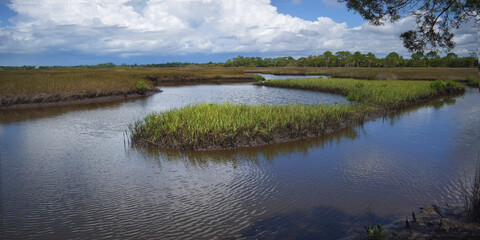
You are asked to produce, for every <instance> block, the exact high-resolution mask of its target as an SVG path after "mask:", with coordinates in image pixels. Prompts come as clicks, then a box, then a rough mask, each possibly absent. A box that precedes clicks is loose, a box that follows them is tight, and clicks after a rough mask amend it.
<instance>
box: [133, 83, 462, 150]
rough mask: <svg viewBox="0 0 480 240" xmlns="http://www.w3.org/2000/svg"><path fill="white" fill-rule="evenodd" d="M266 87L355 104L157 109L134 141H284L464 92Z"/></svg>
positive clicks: (199, 144) (405, 86)
mask: <svg viewBox="0 0 480 240" xmlns="http://www.w3.org/2000/svg"><path fill="white" fill-rule="evenodd" d="M443 84H445V87H443ZM264 85H266V86H277V87H288V88H300V89H309V90H318V91H325V92H332V93H338V94H342V95H344V96H347V99H349V100H351V101H353V102H356V104H351V105H340V106H338V105H334V106H326V105H321V104H319V105H288V106H269V105H261V106H247V105H234V104H230V103H225V104H197V105H193V106H187V107H184V108H181V109H175V110H170V111H167V112H164V113H154V114H151V115H149V116H147V117H145V118H144V119H143V120H140V121H137V122H136V123H134V124H132V125H131V126H130V132H131V136H132V140H133V143H134V144H137V145H153V146H157V147H163V148H178V149H219V148H222V149H224V148H235V147H242V146H254V145H262V144H267V143H272V142H283V141H287V140H292V139H301V138H306V137H310V136H319V135H323V134H325V133H327V132H330V131H333V130H337V129H340V128H344V127H346V126H351V125H353V124H355V123H360V122H363V121H364V120H366V119H369V118H371V117H372V116H374V115H376V114H382V113H385V112H388V111H392V110H396V109H399V108H402V107H405V106H407V105H411V104H413V103H418V102H420V101H423V100H427V99H430V98H433V97H436V96H440V95H445V94H448V93H454V92H461V91H463V90H464V87H463V86H460V85H458V84H456V83H453V84H452V83H451V84H446V83H443V82H442V84H441V86H442V87H441V88H435V87H432V86H431V85H432V83H431V82H423V81H422V82H412V81H364V80H354V79H292V80H270V81H267V82H266V83H264ZM447 85H448V87H447Z"/></svg>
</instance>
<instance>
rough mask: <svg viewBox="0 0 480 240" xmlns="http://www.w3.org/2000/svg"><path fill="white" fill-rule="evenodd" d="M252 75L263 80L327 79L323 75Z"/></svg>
mask: <svg viewBox="0 0 480 240" xmlns="http://www.w3.org/2000/svg"><path fill="white" fill-rule="evenodd" d="M254 75H260V76H262V77H263V78H265V79H267V80H270V79H291V78H301V79H303V78H327V76H324V75H308V76H297V75H295V76H292V75H274V74H264V73H254Z"/></svg>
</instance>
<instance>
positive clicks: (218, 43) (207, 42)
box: [0, 0, 474, 57]
mask: <svg viewBox="0 0 480 240" xmlns="http://www.w3.org/2000/svg"><path fill="white" fill-rule="evenodd" d="M325 1H326V0H325ZM8 6H9V7H10V8H11V9H12V10H13V11H15V12H16V13H17V16H15V17H14V18H12V19H10V21H11V22H12V23H13V26H7V27H3V28H0V54H2V53H3V54H32V53H42V52H52V51H54V52H62V51H64V52H69V51H76V52H81V53H85V54H94V55H102V54H103V55H114V56H119V57H129V56H141V55H164V56H169V55H170V56H172V55H187V54H196V53H207V54H215V53H272V54H277V55H287V54H294V55H296V56H299V55H302V54H303V55H309V54H319V53H322V52H323V51H327V50H349V51H356V50H358V51H362V52H368V51H372V52H380V53H386V52H391V51H399V50H402V49H403V47H402V45H401V41H400V40H399V39H398V36H399V34H400V33H401V32H402V31H405V30H407V29H410V28H412V26H414V20H413V19H409V18H406V19H403V20H401V21H400V22H399V23H396V24H387V25H385V26H382V27H373V26H370V25H368V24H367V23H365V24H363V25H361V26H360V27H356V28H348V26H347V24H346V23H337V22H335V21H333V20H332V19H330V18H326V17H319V18H318V19H317V20H316V21H307V20H303V19H300V18H297V17H292V16H290V15H285V14H280V13H278V12H277V9H276V8H275V7H274V6H273V5H272V4H271V2H270V1H269V0H148V1H142V0H77V1H73V0H72V1H65V0H43V1H39V0H11V1H10V3H9V4H8ZM460 33H461V34H460V35H458V36H457V39H459V41H460V43H461V44H459V45H460V46H459V47H460V48H462V47H469V46H470V45H469V44H471V43H470V42H468V41H467V40H466V37H465V34H474V33H472V32H470V31H469V30H468V29H467V30H465V32H461V31H460ZM463 41H466V42H468V43H467V44H466V45H465V46H464V45H462V44H463ZM465 51H467V50H465Z"/></svg>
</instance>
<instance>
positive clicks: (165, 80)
mask: <svg viewBox="0 0 480 240" xmlns="http://www.w3.org/2000/svg"><path fill="white" fill-rule="evenodd" d="M144 79H146V80H149V81H152V82H153V83H155V85H157V86H170V85H189V84H202V83H233V82H253V81H254V79H253V76H249V75H245V76H244V77H239V76H213V77H207V76H180V75H172V76H154V75H152V76H150V75H149V76H145V77H144Z"/></svg>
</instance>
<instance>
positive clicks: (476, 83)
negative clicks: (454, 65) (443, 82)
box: [467, 76, 480, 87]
mask: <svg viewBox="0 0 480 240" xmlns="http://www.w3.org/2000/svg"><path fill="white" fill-rule="evenodd" d="M467 85H468V86H470V87H480V81H479V80H478V79H477V78H475V77H471V76H470V77H467Z"/></svg>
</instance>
